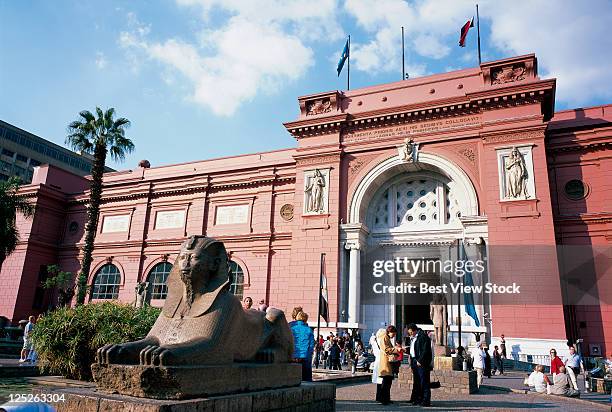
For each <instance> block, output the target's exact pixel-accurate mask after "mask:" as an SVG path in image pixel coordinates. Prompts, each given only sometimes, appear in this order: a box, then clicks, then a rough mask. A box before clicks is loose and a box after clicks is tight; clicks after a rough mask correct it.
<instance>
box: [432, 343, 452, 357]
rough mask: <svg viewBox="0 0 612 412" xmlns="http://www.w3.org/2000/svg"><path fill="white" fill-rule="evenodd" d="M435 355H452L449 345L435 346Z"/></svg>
mask: <svg viewBox="0 0 612 412" xmlns="http://www.w3.org/2000/svg"><path fill="white" fill-rule="evenodd" d="M434 355H435V356H450V348H449V347H448V346H438V345H436V346H434Z"/></svg>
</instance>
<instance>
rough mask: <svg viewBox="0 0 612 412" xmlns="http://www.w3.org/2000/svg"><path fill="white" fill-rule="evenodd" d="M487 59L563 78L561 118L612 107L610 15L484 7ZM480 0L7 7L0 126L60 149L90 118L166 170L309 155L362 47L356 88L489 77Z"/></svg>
mask: <svg viewBox="0 0 612 412" xmlns="http://www.w3.org/2000/svg"><path fill="white" fill-rule="evenodd" d="M479 4H480V16H481V33H482V48H483V60H493V59H497V58H502V57H508V56H513V55H518V54H524V53H529V52H535V53H536V54H537V56H538V63H539V71H540V75H541V76H542V77H557V82H558V84H557V102H556V108H557V110H561V109H565V108H573V107H586V106H592V105H597V104H605V103H610V102H612V90H611V89H612V88H611V87H610V85H609V84H610V83H609V73H610V70H611V69H612V57H611V56H612V53H610V52H609V51H610V50H612V36H610V34H609V28H608V27H607V26H608V25H609V24H610V22H611V21H612V3H611V2H609V1H605V0H602V1H590V2H588V5H589V7H584V3H581V2H576V1H569V0H567V1H556V2H549V1H541V0H534V1H512V2H496V1H481V2H480V3H479ZM474 13H475V11H474V3H473V2H468V1H453V0H437V1H428V0H421V1H402V0H379V1H376V2H373V1H364V0H341V1H340V0H339V1H335V0H310V1H297V0H283V1H281V0H258V1H249V0H224V1H222V0H157V1H138V2H133V1H114V0H106V1H104V2H94V1H68V0H58V1H42V0H40V1H11V0H0V56H1V57H0V59H1V63H0V96H1V99H0V119H2V120H5V121H7V122H9V123H12V124H14V125H16V126H18V127H21V128H23V129H25V130H28V131H31V132H33V133H35V134H37V135H39V136H41V137H44V138H46V139H49V140H51V141H53V142H55V143H58V144H64V138H65V134H66V132H65V129H66V125H67V124H68V123H69V122H70V121H71V120H73V119H75V118H76V116H77V114H78V112H79V111H80V110H83V109H89V110H93V109H94V108H95V106H96V105H99V106H101V107H103V108H106V107H111V106H112V107H115V108H116V110H117V112H118V114H119V115H121V116H125V117H127V118H129V119H130V120H131V121H132V127H131V128H130V129H129V133H128V136H129V137H130V138H131V139H132V140H133V141H134V143H135V145H136V150H135V152H134V153H133V154H131V155H129V156H128V158H127V159H126V161H125V163H123V164H117V163H113V162H111V164H110V166H112V167H115V168H119V169H122V168H132V167H134V166H135V165H136V164H137V162H138V160H140V159H149V160H150V161H151V164H152V165H153V166H158V165H162V164H171V163H178V162H186V161H192V160H199V159H206V158H211V157H220V156H229V155H236V154H242V153H250V152H257V151H266V150H274V149H280V148H286V147H292V146H294V145H295V142H294V141H293V138H292V137H291V136H290V135H289V134H288V133H287V132H286V131H285V129H284V127H283V126H282V123H283V122H286V121H289V120H293V119H295V118H296V117H297V113H298V105H297V97H298V96H300V95H304V94H310V93H315V92H321V91H327V90H334V89H344V88H345V87H346V77H345V73H343V74H342V75H341V76H340V78H338V77H337V76H336V72H335V69H336V62H337V60H338V57H339V56H340V53H341V51H342V48H343V46H344V42H345V39H346V35H348V34H349V33H350V34H351V39H352V46H353V47H352V50H351V52H352V54H351V87H352V88H357V87H363V86H369V85H373V84H379V83H385V82H390V81H396V80H399V79H400V78H401V38H400V33H401V32H400V27H401V26H402V25H404V26H405V29H406V56H407V58H406V64H407V71H408V72H409V73H410V75H411V77H418V76H422V75H427V74H432V73H439V72H444V71H448V70H455V69H460V68H465V67H472V66H475V65H476V64H477V55H476V31H475V29H473V30H471V31H470V33H469V36H468V41H467V47H466V48H460V47H458V46H457V41H458V32H459V29H460V27H461V25H463V23H465V21H466V20H467V19H468V18H471V17H472V15H473V14H474Z"/></svg>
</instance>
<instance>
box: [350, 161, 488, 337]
mask: <svg viewBox="0 0 612 412" xmlns="http://www.w3.org/2000/svg"><path fill="white" fill-rule="evenodd" d="M341 231H342V233H341V239H342V241H343V244H342V246H343V248H345V249H346V252H345V253H344V256H343V257H344V259H342V262H343V264H344V267H345V270H344V272H343V276H345V277H346V279H347V280H348V281H347V282H344V283H343V284H344V285H345V288H346V289H345V291H344V292H346V295H347V298H346V299H345V301H346V313H347V314H348V317H347V318H348V319H347V320H348V323H349V324H352V325H358V327H360V328H361V329H365V330H367V331H372V330H376V329H378V328H379V327H382V326H383V325H384V324H395V325H403V324H406V323H409V322H415V323H418V324H423V323H430V320H429V303H430V302H431V299H432V297H433V296H432V294H428V293H424V294H420V295H419V296H417V297H415V296H411V295H406V294H388V295H386V296H385V299H386V300H385V301H383V302H379V301H377V303H373V301H371V300H369V299H368V295H365V294H364V293H363V291H362V290H361V288H362V287H363V286H362V285H364V284H366V283H364V282H362V279H367V280H370V279H369V278H371V277H372V276H373V273H372V270H373V267H374V266H373V264H374V263H375V261H397V259H407V260H409V261H410V260H421V261H422V263H421V264H419V267H418V268H417V267H413V270H412V273H401V270H399V271H398V270H395V269H394V273H393V274H391V273H388V272H385V275H384V276H387V275H389V276H388V278H384V276H383V275H381V281H383V283H384V281H385V279H386V283H385V284H391V285H396V284H398V285H399V284H404V283H406V284H410V283H413V284H417V283H420V282H425V283H427V284H428V285H431V286H435V285H439V283H440V276H441V273H440V263H441V262H444V261H449V260H456V259H457V258H458V252H459V251H458V248H457V246H458V245H459V244H462V242H470V241H472V242H473V241H475V239H477V241H478V242H482V241H483V240H484V241H486V238H487V225H486V218H485V217H481V216H479V210H478V199H477V194H476V190H475V189H474V185H473V184H472V182H471V181H470V179H469V177H468V176H467V174H466V173H465V172H464V171H463V170H461V168H459V167H458V166H457V165H455V164H454V163H452V162H451V161H449V160H448V159H445V158H444V157H442V156H439V155H436V154H432V153H420V154H419V157H418V161H417V162H410V161H404V160H401V159H400V158H399V156H393V157H390V158H388V159H386V160H384V161H382V162H380V163H379V164H377V165H376V166H374V167H373V168H372V169H371V170H370V171H369V172H368V173H367V174H366V175H365V176H364V177H363V178H362V179H361V181H360V182H359V184H358V185H357V187H356V188H355V190H354V193H353V195H352V197H351V199H350V202H349V223H347V224H345V225H342V226H341ZM428 262H429V263H428ZM436 262H437V263H436ZM362 276H363V277H365V278H362ZM367 284H368V288H369V287H370V283H367ZM451 298H452V297H449V322H451V320H454V319H455V317H456V315H457V314H458V313H456V312H458V311H459V308H460V306H459V305H456V308H454V313H452V312H453V308H452V307H451V306H452V302H451V301H450V299H451ZM483 299H484V297H483ZM362 300H363V302H362ZM362 303H363V304H362ZM455 303H456V302H455ZM481 303H482V302H481ZM480 314H481V315H482V308H480ZM462 323H463V321H462ZM354 327H357V326H354Z"/></svg>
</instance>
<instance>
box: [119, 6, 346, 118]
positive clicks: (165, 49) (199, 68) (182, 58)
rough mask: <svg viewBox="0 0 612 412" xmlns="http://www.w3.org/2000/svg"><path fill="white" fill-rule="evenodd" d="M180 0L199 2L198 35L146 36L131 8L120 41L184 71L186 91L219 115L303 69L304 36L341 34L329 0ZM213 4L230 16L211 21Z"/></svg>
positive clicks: (307, 64)
mask: <svg viewBox="0 0 612 412" xmlns="http://www.w3.org/2000/svg"><path fill="white" fill-rule="evenodd" d="M178 3H179V4H181V5H183V6H187V7H193V8H196V9H199V10H200V12H201V18H202V25H203V26H204V25H206V27H207V28H206V29H202V30H201V31H200V32H199V33H195V34H196V36H195V37H196V38H197V39H198V40H197V41H195V42H194V41H192V42H189V41H186V40H184V39H179V38H171V39H167V40H165V41H161V42H154V41H151V40H149V34H150V26H143V25H142V24H140V23H139V22H138V20H137V19H136V18H135V16H133V15H132V16H128V18H129V19H131V20H132V21H131V22H130V28H131V29H130V30H129V31H126V32H123V33H121V35H120V38H119V43H120V44H121V45H122V46H123V47H124V48H125V49H126V50H128V51H129V52H132V53H133V52H135V51H140V52H144V54H145V56H147V57H148V58H150V59H153V60H156V61H159V62H160V63H162V64H163V65H165V66H166V67H170V68H172V69H174V70H176V71H177V72H178V73H180V74H182V75H183V76H184V78H185V79H187V81H188V82H189V84H190V86H191V92H190V94H189V96H188V98H189V99H191V100H192V101H194V102H196V103H198V104H200V105H202V106H205V107H207V108H209V109H210V110H212V111H213V112H214V113H215V114H217V115H226V116H229V115H232V114H233V113H234V112H235V111H236V110H237V109H238V107H239V106H240V105H241V104H242V103H244V102H247V101H250V100H252V99H253V98H254V97H255V96H256V95H257V94H258V93H260V92H274V91H276V90H278V89H279V88H281V87H282V86H283V85H284V84H286V83H287V82H290V81H294V80H296V79H298V78H300V77H301V76H303V75H304V73H305V72H306V71H307V70H308V69H309V68H311V67H312V65H313V64H314V52H313V50H312V48H311V47H310V46H309V45H308V44H307V42H315V41H324V40H325V41H327V40H329V39H330V38H331V39H336V38H340V37H341V36H342V33H341V32H340V30H339V29H338V26H337V25H336V24H333V23H335V21H336V17H335V10H336V4H335V0H314V1H312V2H310V3H309V5H308V7H304V3H303V2H301V1H296V0H292V1H281V0H266V1H258V2H252V1H238V0H229V1H220V0H212V1H200V0H178ZM213 9H218V10H220V11H222V12H224V13H226V14H227V15H229V16H228V17H227V18H226V19H225V20H224V21H222V22H221V23H220V24H219V22H211V20H212V19H211V18H210V14H211V12H212V11H213ZM214 23H217V24H216V25H215V24H214ZM166 77H167V76H166Z"/></svg>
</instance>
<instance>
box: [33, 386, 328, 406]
mask: <svg viewBox="0 0 612 412" xmlns="http://www.w3.org/2000/svg"><path fill="white" fill-rule="evenodd" d="M35 392H39V393H43V392H44V393H47V394H48V393H53V394H57V395H60V396H62V395H63V399H64V400H63V401H60V402H57V403H53V406H54V407H55V408H56V409H57V411H58V412H86V411H87V412H88V411H100V412H112V411H129V412H196V411H197V412H238V411H249V412H264V411H286V412H289V411H296V412H297V411H334V410H336V385H333V384H330V383H311V382H305V383H302V384H301V385H300V386H296V387H292V388H281V389H270V390H265V391H256V392H248V393H240V394H234V395H224V396H215V397H209V398H195V399H186V400H160V399H147V398H136V397H133V396H125V395H117V394H108V393H104V392H100V391H98V390H95V389H85V388H66V389H51V388H44V389H36V390H35Z"/></svg>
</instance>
